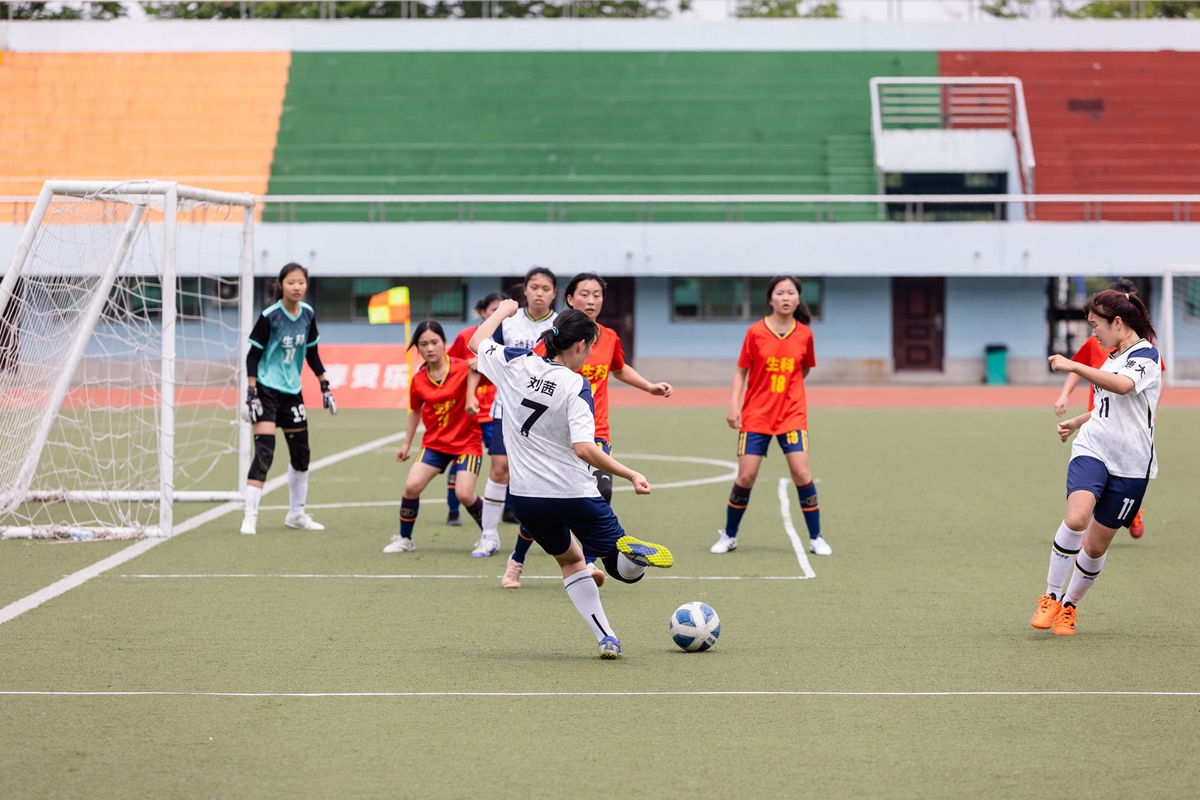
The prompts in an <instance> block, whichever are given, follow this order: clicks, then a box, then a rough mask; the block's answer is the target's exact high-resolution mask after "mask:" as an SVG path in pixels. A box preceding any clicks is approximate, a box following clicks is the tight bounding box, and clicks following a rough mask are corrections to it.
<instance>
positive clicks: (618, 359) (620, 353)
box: [609, 336, 625, 369]
mask: <svg viewBox="0 0 1200 800" xmlns="http://www.w3.org/2000/svg"><path fill="white" fill-rule="evenodd" d="M616 339H617V342H616V344H614V345H613V356H612V363H611V364H610V365H609V366H610V368H611V369H625V351H624V350H623V349H622V348H621V337H620V336H618V337H616Z"/></svg>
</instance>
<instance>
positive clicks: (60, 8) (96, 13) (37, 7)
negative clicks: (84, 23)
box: [0, 3, 125, 19]
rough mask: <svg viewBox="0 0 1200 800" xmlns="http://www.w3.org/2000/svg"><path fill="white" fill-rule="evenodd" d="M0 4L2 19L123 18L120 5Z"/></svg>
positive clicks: (122, 8)
mask: <svg viewBox="0 0 1200 800" xmlns="http://www.w3.org/2000/svg"><path fill="white" fill-rule="evenodd" d="M51 5H52V4H50V3H0V18H3V19H116V18H117V17H123V16H125V7H124V6H122V5H121V4H120V3H83V4H81V5H80V6H79V7H78V8H72V7H70V6H64V5H61V4H59V3H54V4H53V7H52V8H47V6H51Z"/></svg>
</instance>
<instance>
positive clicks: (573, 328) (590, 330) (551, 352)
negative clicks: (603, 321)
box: [540, 308, 600, 358]
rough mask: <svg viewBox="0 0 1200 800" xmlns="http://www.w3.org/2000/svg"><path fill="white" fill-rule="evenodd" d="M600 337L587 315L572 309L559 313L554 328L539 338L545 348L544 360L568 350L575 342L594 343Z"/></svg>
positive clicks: (598, 331) (594, 324)
mask: <svg viewBox="0 0 1200 800" xmlns="http://www.w3.org/2000/svg"><path fill="white" fill-rule="evenodd" d="M599 336H600V329H599V328H597V327H596V323H594V322H592V321H591V320H590V319H588V315H587V314H585V313H583V312H582V311H577V310H576V309H574V308H568V309H567V310H566V311H561V312H559V314H558V316H557V317H555V318H554V327H552V328H550V329H548V330H546V331H543V332H542V335H541V337H540V339H541V342H542V344H543V345H545V347H546V358H554V357H555V356H557V355H558V354H559V353H562V352H565V351H567V350H570V349H571V348H572V347H574V346H575V343H576V342H595V341H596V339H597V337H599Z"/></svg>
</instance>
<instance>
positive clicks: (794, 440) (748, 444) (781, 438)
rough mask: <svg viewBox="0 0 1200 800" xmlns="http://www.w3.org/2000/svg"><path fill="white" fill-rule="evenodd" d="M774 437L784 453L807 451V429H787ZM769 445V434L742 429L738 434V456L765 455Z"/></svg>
mask: <svg viewBox="0 0 1200 800" xmlns="http://www.w3.org/2000/svg"><path fill="white" fill-rule="evenodd" d="M775 439H776V440H777V441H778V442H779V446H780V448H782V449H783V452H785V453H807V452H808V431H788V432H787V433H781V434H778V435H777V436H776V437H775ZM770 445H771V434H769V433H754V432H753V431H742V433H741V434H740V435H739V436H738V451H737V454H738V456H766V454H767V448H768V447H769V446H770Z"/></svg>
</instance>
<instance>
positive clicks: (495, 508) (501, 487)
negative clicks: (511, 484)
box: [483, 478, 508, 539]
mask: <svg viewBox="0 0 1200 800" xmlns="http://www.w3.org/2000/svg"><path fill="white" fill-rule="evenodd" d="M507 494H508V484H507V483H496V482H495V481H494V480H492V479H491V478H488V481H487V485H486V486H485V487H484V488H483V533H484V535H485V536H495V537H496V538H497V539H499V538H500V517H501V516H502V515H503V514H504V497H505V495H507Z"/></svg>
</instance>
